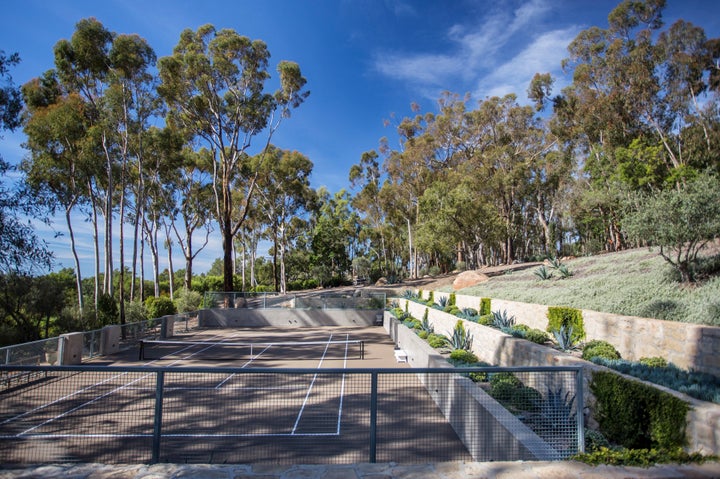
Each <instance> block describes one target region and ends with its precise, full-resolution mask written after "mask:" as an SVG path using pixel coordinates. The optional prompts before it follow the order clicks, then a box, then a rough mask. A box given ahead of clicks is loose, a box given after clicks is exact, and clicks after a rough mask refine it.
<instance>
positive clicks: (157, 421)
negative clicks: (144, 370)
mask: <svg viewBox="0 0 720 479" xmlns="http://www.w3.org/2000/svg"><path fill="white" fill-rule="evenodd" d="M164 383H165V372H164V371H158V372H157V377H156V381H155V418H154V423H153V443H152V463H153V464H156V463H158V462H160V437H161V435H162V407H163V385H164Z"/></svg>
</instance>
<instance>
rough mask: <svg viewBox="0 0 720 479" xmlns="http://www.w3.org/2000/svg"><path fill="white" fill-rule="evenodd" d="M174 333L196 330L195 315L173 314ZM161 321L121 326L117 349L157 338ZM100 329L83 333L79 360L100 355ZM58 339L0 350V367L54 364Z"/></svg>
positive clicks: (56, 360)
mask: <svg viewBox="0 0 720 479" xmlns="http://www.w3.org/2000/svg"><path fill="white" fill-rule="evenodd" d="M175 318H176V321H175V324H174V327H175V331H174V334H176V335H177V334H183V333H186V332H189V331H190V330H192V329H196V328H197V327H198V317H197V314H192V313H181V314H177V315H175ZM161 326H162V318H155V319H148V320H145V321H137V322H133V323H126V324H123V325H121V341H120V349H121V350H125V349H128V348H132V347H135V345H136V344H137V343H138V341H141V340H143V339H157V338H159V337H160V329H161ZM102 331H103V330H102V329H94V330H91V331H84V332H83V333H82V334H83V350H82V359H83V360H87V359H92V358H94V357H97V356H98V355H99V354H100V342H101V339H102ZM59 345H60V337H53V338H48V339H41V340H38V341H32V342H28V343H22V344H14V345H11V346H3V347H0V365H6V366H7V365H23V366H42V365H50V366H53V365H57V364H59V362H58V360H59V358H58V350H59Z"/></svg>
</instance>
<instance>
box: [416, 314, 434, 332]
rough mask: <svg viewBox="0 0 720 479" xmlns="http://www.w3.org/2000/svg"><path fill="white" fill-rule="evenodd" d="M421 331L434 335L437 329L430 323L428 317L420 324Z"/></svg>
mask: <svg viewBox="0 0 720 479" xmlns="http://www.w3.org/2000/svg"><path fill="white" fill-rule="evenodd" d="M426 311H427V310H426ZM420 330H421V331H425V332H427V333H428V334H432V333H434V332H435V327H434V326H433V325H432V324H431V323H430V321H429V320H428V317H427V315H424V316H423V319H422V323H420Z"/></svg>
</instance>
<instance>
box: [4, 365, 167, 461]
mask: <svg viewBox="0 0 720 479" xmlns="http://www.w3.org/2000/svg"><path fill="white" fill-rule="evenodd" d="M8 373H9V374H17V373H19V371H16V372H13V371H8ZM44 373H45V374H37V375H36V376H35V377H34V378H32V379H31V380H28V381H24V382H22V383H17V384H12V385H10V386H9V387H5V388H3V389H2V390H0V462H2V463H52V462H107V463H118V462H128V463H135V462H149V461H150V460H151V453H152V448H151V444H152V435H153V414H154V396H155V394H154V389H153V385H154V382H155V377H156V376H155V374H153V373H141V372H121V371H112V372H102V371H97V370H95V371H87V372H74V371H55V370H47V371H44Z"/></svg>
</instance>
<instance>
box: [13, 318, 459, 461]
mask: <svg viewBox="0 0 720 479" xmlns="http://www.w3.org/2000/svg"><path fill="white" fill-rule="evenodd" d="M140 349H141V348H140V346H138V347H137V348H135V349H133V350H128V351H125V352H123V353H119V354H117V355H115V356H107V357H103V358H100V359H96V360H94V361H91V362H89V363H87V365H86V366H79V367H77V366H76V367H71V366H67V367H61V368H55V369H48V370H46V371H42V374H40V371H38V374H36V375H35V377H33V378H32V379H29V380H27V381H24V382H18V383H17V384H8V385H7V387H4V388H3V389H2V390H1V391H0V460H1V461H2V462H3V463H15V462H22V463H31V462H74V461H81V462H107V463H135V462H157V461H159V462H179V463H184V462H193V463H225V462H226V463H247V462H251V463H353V462H367V461H368V460H369V458H371V459H373V460H377V461H382V462H389V461H403V462H415V461H418V460H420V461H423V462H424V461H449V460H472V458H471V457H470V455H469V454H468V452H467V450H466V449H465V447H464V446H463V444H462V442H461V441H460V440H459V439H458V438H457V435H456V434H455V432H454V431H453V429H452V427H450V425H449V424H448V423H447V421H446V420H445V418H444V416H443V415H442V413H441V412H440V411H439V410H438V408H437V407H436V405H435V403H434V402H433V400H432V399H431V398H430V397H429V395H428V394H427V391H426V389H425V388H424V386H422V385H421V384H420V382H419V381H418V380H417V377H416V376H415V375H414V374H412V373H411V370H410V369H409V368H408V367H407V365H405V364H398V363H396V361H395V358H394V355H393V343H392V341H391V340H390V338H389V337H388V336H387V334H386V332H385V331H384V330H383V329H382V328H377V327H374V328H373V327H369V328H357V327H347V328H345V327H332V328H328V327H322V328H302V329H299V328H287V329H283V328H273V329H264V328H260V329H258V328H248V329H222V330H218V329H210V330H200V331H195V332H194V333H193V334H190V335H184V336H182V338H173V339H172V340H168V341H162V342H161V341H147V342H145V343H144V344H143V345H142V351H141V350H140ZM375 368H395V369H393V370H388V372H387V373H383V372H380V373H378V371H382V370H377V369H375ZM371 369H372V370H373V371H370V370H371ZM393 371H394V372H393Z"/></svg>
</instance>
